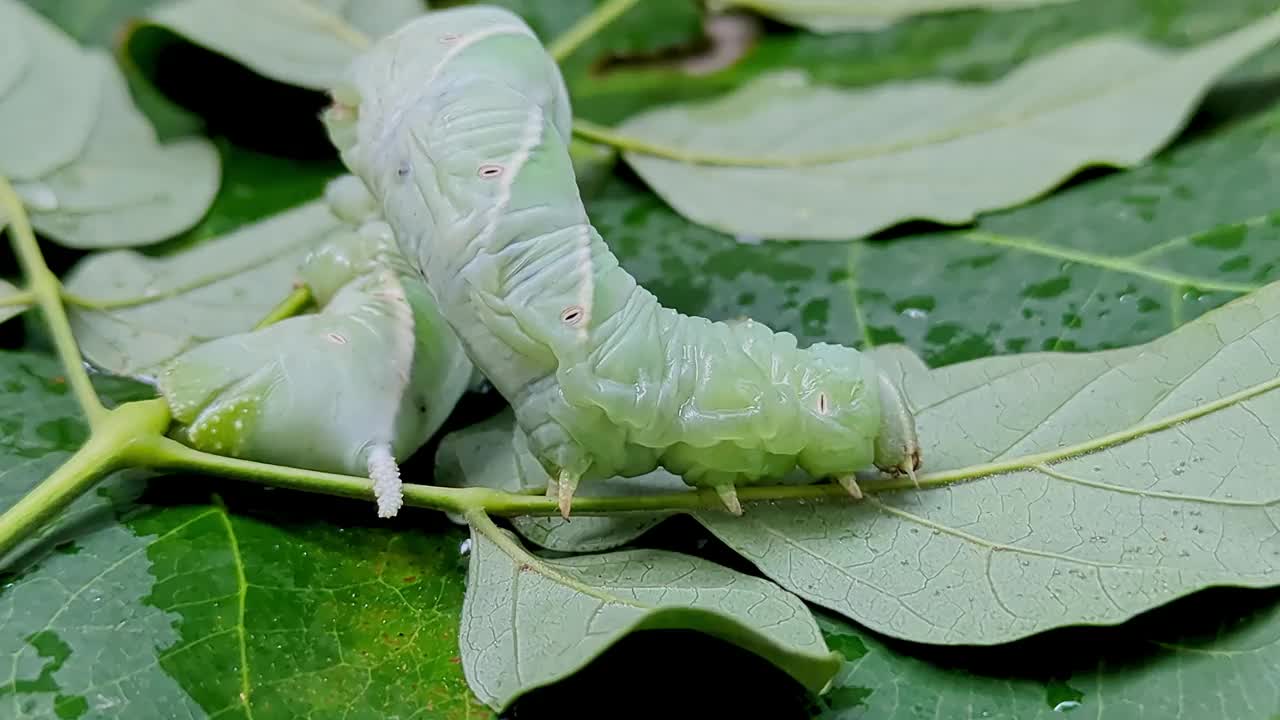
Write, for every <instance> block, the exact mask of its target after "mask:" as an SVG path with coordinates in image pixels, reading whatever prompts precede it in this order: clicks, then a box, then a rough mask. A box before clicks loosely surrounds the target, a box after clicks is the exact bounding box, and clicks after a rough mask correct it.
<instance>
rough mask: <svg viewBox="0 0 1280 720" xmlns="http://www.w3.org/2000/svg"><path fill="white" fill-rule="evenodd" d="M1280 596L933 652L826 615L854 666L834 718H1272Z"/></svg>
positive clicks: (834, 695)
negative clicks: (1116, 625)
mask: <svg viewBox="0 0 1280 720" xmlns="http://www.w3.org/2000/svg"><path fill="white" fill-rule="evenodd" d="M1277 600H1280V594H1278V593H1276V592H1274V591H1267V592H1261V591H1241V590H1234V591H1232V590H1214V591H1208V592H1205V593H1201V594H1199V595H1196V596H1194V597H1191V598H1187V599H1186V600H1183V601H1179V602H1178V603H1176V604H1174V605H1172V606H1170V607H1167V608H1162V609H1160V610H1158V611H1155V612H1152V613H1150V614H1148V615H1146V616H1143V617H1141V618H1138V619H1137V620H1135V621H1133V622H1131V623H1128V624H1126V625H1124V626H1122V627H1119V628H1106V629H1095V628H1089V629H1076V630H1063V631H1057V632H1053V633H1049V634H1046V635H1044V636H1041V637H1037V638H1033V639H1030V640H1028V641H1024V642H1020V643H1014V644H1010V645H1002V646H1000V647H996V648H962V649H961V648H932V647H922V646H919V645H913V644H911V643H903V642H899V641H895V640H891V639H885V638H882V637H877V636H875V635H874V634H872V633H868V632H866V631H865V630H862V629H859V628H857V627H854V626H851V625H849V624H847V623H844V622H841V621H839V620H836V619H834V618H829V617H825V616H819V624H820V625H821V626H822V628H823V633H824V634H825V635H826V638H827V642H828V643H829V644H830V645H831V647H832V648H833V649H836V650H838V651H839V652H841V653H842V654H843V655H844V656H845V658H846V660H847V662H846V664H845V666H844V667H843V668H842V669H841V672H840V674H839V675H838V676H837V679H836V682H835V683H834V686H833V688H832V690H831V691H830V692H829V693H828V694H827V695H826V696H825V697H824V698H823V699H822V701H821V704H822V706H823V708H824V710H825V711H824V712H821V714H820V715H819V717H820V718H821V719H822V720H855V719H858V720H862V719H864V718H877V719H881V718H882V719H883V720H908V719H909V718H911V719H913V718H919V717H921V716H922V715H923V716H927V717H938V718H980V717H989V718H1005V717H1009V718H1018V720H1035V719H1037V718H1040V719H1042V720H1052V719H1054V718H1058V719H1060V718H1063V717H1069V718H1075V717H1084V718H1112V717H1121V718H1131V717H1132V718H1170V719H1171V720H1198V719H1199V718H1254V717H1258V718H1271V717H1274V712H1275V709H1276V708H1277V707H1280V693H1277V690H1276V688H1275V684H1274V679H1275V673H1276V666H1277V663H1280V641H1278V638H1280V603H1277Z"/></svg>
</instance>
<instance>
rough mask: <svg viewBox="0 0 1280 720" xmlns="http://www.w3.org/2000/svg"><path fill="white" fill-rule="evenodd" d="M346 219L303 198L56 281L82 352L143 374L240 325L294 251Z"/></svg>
mask: <svg viewBox="0 0 1280 720" xmlns="http://www.w3.org/2000/svg"><path fill="white" fill-rule="evenodd" d="M345 228H346V225H344V224H343V223H342V221H341V220H340V219H339V218H338V217H337V216H336V215H334V214H333V212H332V211H331V210H330V209H329V206H328V204H327V203H326V202H325V201H324V200H323V199H321V200H313V201H311V202H309V203H305V204H303V205H300V206H298V207H295V208H293V209H290V210H286V211H285V212H282V213H280V214H278V215H274V216H272V217H269V218H267V219H264V220H261V221H259V222H257V223H253V224H251V225H249V226H247V227H243V228H240V229H238V230H236V231H234V232H232V233H230V234H228V235H225V236H223V237H219V238H215V239H212V240H208V241H205V242H202V243H200V244H197V245H194V246H192V247H190V248H187V249H184V250H181V251H178V252H175V253H172V254H169V255H164V256H160V257H151V256H147V255H141V254H139V253H136V252H134V251H131V250H116V251H111V252H104V253H99V254H94V255H90V256H88V257H86V258H85V259H84V260H83V261H81V262H80V263H79V264H78V265H77V266H76V267H75V268H74V269H73V270H72V272H71V273H70V274H68V276H67V278H66V286H67V290H68V291H70V292H72V293H74V294H75V296H76V304H75V305H74V306H73V307H72V308H71V310H70V313H69V314H70V318H71V324H72V329H73V331H74V332H75V334H76V338H77V340H78V341H79V342H80V345H81V349H82V351H83V353H84V355H85V358H86V359H87V360H88V361H90V362H92V363H94V364H95V365H97V366H99V367H101V368H103V369H104V370H107V371H109V372H113V373H116V374H119V375H126V376H130V377H139V378H145V377H148V376H150V375H151V374H152V373H153V372H154V371H155V370H156V369H157V368H158V367H160V366H161V365H163V364H164V363H165V362H167V361H169V360H170V359H172V358H174V357H176V356H177V355H179V354H181V353H183V352H185V351H186V350H189V349H191V348H192V347H195V346H196V345H199V344H200V343H202V342H205V341H207V340H211V339H213V338H219V337H223V336H226V335H232V334H236V333H241V332H245V331H247V330H249V329H251V328H252V327H253V326H254V325H255V324H256V323H257V322H258V321H259V320H261V319H262V318H263V317H264V316H265V315H266V314H267V312H268V311H270V310H271V309H272V308H273V307H274V306H275V305H276V304H277V303H279V302H280V301H281V300H283V299H284V298H285V296H287V295H288V294H289V292H290V291H291V290H292V288H293V284H294V283H295V282H296V281H297V279H298V275H297V271H298V267H299V265H300V264H301V262H302V258H303V257H304V256H305V255H306V254H307V253H308V252H309V251H310V250H312V249H313V248H314V247H316V246H317V245H319V244H321V243H322V242H324V241H325V240H326V239H327V238H330V237H334V236H335V235H336V234H337V233H338V232H340V231H341V230H343V229H345Z"/></svg>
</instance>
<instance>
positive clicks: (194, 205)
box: [0, 0, 220, 248]
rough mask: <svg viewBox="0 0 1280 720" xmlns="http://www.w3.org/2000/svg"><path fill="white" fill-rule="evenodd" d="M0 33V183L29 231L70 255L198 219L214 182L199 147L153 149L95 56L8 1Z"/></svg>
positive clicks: (192, 143) (101, 55) (146, 125)
mask: <svg viewBox="0 0 1280 720" xmlns="http://www.w3.org/2000/svg"><path fill="white" fill-rule="evenodd" d="M0 27H3V28H4V29H3V30H0V35H4V34H11V35H12V36H11V37H8V38H7V39H5V38H3V37H0V43H3V44H5V45H6V47H5V49H4V50H0V53H4V55H3V56H0V62H3V63H4V64H5V69H4V70H0V127H4V132H3V133H0V175H5V176H7V177H8V178H9V179H10V180H13V181H18V182H17V183H16V186H17V191H18V194H19V195H20V196H21V197H22V199H23V201H24V202H25V203H26V204H27V206H28V207H29V209H30V211H31V215H32V218H31V221H32V224H33V225H35V227H36V229H38V230H40V231H41V232H42V233H44V234H46V235H48V236H49V237H51V238H53V239H55V240H57V241H58V242H60V243H62V244H64V245H68V246H71V247H79V248H86V247H117V246H132V245H144V244H149V243H154V242H157V241H159V240H162V239H165V238H168V237H171V236H173V235H176V234H178V233H179V232H181V231H183V230H186V229H188V228H190V227H191V226H193V225H194V224H195V223H196V222H197V221H198V220H199V219H200V218H201V217H202V216H203V215H204V213H205V211H206V210H207V209H208V208H209V204H210V203H211V202H212V200H213V196H214V193H215V192H216V190H217V187H218V182H219V179H220V178H219V160H218V156H217V154H216V152H215V151H214V148H213V146H212V145H211V144H210V143H209V142H208V141H207V140H205V139H203V138H187V139H184V140H179V141H177V142H173V143H167V144H161V143H160V142H159V141H158V140H157V137H156V133H155V130H154V128H153V127H152V126H151V124H150V122H149V121H148V120H147V118H145V117H144V116H143V115H142V114H141V113H140V112H139V111H138V110H137V108H136V107H135V106H134V104H133V100H132V98H131V96H130V94H129V91H128V87H127V84H126V82H125V78H124V75H123V74H122V72H121V70H120V69H119V68H118V67H117V66H116V64H115V63H114V62H113V61H112V60H111V58H110V57H109V56H108V55H107V54H106V53H105V52H104V51H101V50H85V49H82V48H80V47H78V46H77V45H76V44H75V42H74V41H73V40H72V39H71V38H70V37H68V36H67V35H65V34H63V33H62V32H61V31H60V30H59V29H58V28H56V27H54V26H52V25H51V24H50V23H49V21H48V20H47V19H45V18H44V17H42V16H41V15H39V14H37V13H35V12H32V11H31V10H29V9H27V8H26V7H25V6H23V5H21V4H17V3H16V2H14V0H0Z"/></svg>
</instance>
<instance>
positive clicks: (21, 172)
mask: <svg viewBox="0 0 1280 720" xmlns="http://www.w3.org/2000/svg"><path fill="white" fill-rule="evenodd" d="M102 89H103V88H102V80H101V73H100V72H99V71H98V70H97V68H96V67H95V66H94V62H93V60H92V58H91V57H90V55H89V54H88V53H86V52H85V51H83V50H81V49H80V48H79V47H78V46H77V45H76V44H75V42H74V41H72V40H71V39H70V38H68V37H67V36H66V35H64V34H63V33H62V32H61V31H60V30H59V29H58V28H57V27H55V26H54V25H53V24H52V23H50V22H49V21H48V20H46V19H45V18H43V17H41V16H40V15H39V14H38V13H35V12H32V11H31V10H29V9H27V7H26V6H24V5H23V4H22V3H20V2H18V1H17V0H0V128H3V132H0V175H4V176H6V177H8V178H10V179H11V180H34V179H37V178H40V177H41V176H43V175H46V174H48V173H50V172H53V171H54V170H56V169H58V168H59V167H61V166H63V165H66V164H67V163H69V162H71V161H72V160H74V159H75V158H76V156H77V155H79V154H80V151H81V149H82V148H84V146H85V143H86V142H88V140H89V133H90V132H91V131H92V130H93V125H94V118H95V116H96V111H97V109H98V107H99V98H100V97H101V96H102Z"/></svg>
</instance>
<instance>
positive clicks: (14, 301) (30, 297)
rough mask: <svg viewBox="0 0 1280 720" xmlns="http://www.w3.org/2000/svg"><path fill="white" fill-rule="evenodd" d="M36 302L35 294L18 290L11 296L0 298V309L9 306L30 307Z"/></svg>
mask: <svg viewBox="0 0 1280 720" xmlns="http://www.w3.org/2000/svg"><path fill="white" fill-rule="evenodd" d="M35 301H36V294H35V293H33V292H31V291H30V290H20V291H18V292H16V293H13V294H12V295H5V296H4V297H0V307H9V306H10V305H31V304H33V303H34V302H35Z"/></svg>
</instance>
